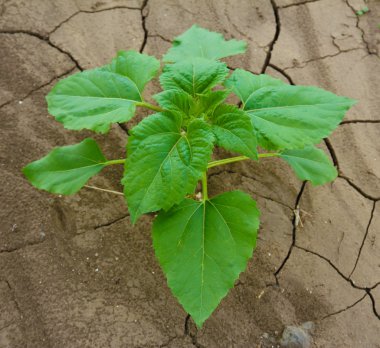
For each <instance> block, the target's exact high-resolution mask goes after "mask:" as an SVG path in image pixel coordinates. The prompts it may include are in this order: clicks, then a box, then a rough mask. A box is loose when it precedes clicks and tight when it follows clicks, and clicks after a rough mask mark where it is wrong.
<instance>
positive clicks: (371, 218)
mask: <svg viewBox="0 0 380 348" xmlns="http://www.w3.org/2000/svg"><path fill="white" fill-rule="evenodd" d="M375 208H376V201H374V202H373V207H372V210H371V216H370V218H369V221H368V224H367V228H366V230H365V234H364V237H363V240H362V244H361V245H360V248H359V252H358V256H357V257H356V261H355V265H354V267H353V268H352V271H351V273H350V274H349V276H348V278H351V276H352V274H353V273H354V272H355V269H356V266H357V265H358V262H359V259H360V255H361V253H362V249H363V247H364V244H365V241H366V240H367V236H368V232H369V229H370V227H371V223H372V220H373V217H374V215H375Z"/></svg>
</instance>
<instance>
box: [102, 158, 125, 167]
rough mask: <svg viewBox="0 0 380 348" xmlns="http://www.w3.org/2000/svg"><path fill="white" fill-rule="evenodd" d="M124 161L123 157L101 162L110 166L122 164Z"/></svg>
mask: <svg viewBox="0 0 380 348" xmlns="http://www.w3.org/2000/svg"><path fill="white" fill-rule="evenodd" d="M124 162H125V158H123V159H118V160H111V161H107V162H104V163H102V164H104V165H106V166H111V165H112V164H124Z"/></svg>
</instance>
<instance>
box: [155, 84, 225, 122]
mask: <svg viewBox="0 0 380 348" xmlns="http://www.w3.org/2000/svg"><path fill="white" fill-rule="evenodd" d="M229 93H230V92H229V91H228V90H219V91H209V92H206V93H205V94H199V95H196V96H195V97H192V96H190V95H189V94H187V93H186V92H184V91H182V90H177V89H169V90H166V91H163V92H160V93H158V94H156V95H154V96H153V98H154V99H155V100H156V101H157V102H158V103H159V104H160V106H161V107H162V108H164V109H165V110H168V111H170V112H171V113H176V114H177V115H178V116H180V117H181V118H182V121H183V122H182V124H184V125H187V124H188V122H189V120H191V119H193V118H197V117H201V116H202V115H206V116H207V115H208V114H211V113H213V112H214V109H215V108H216V107H217V106H218V105H219V104H221V103H222V102H223V101H224V100H225V99H226V98H227V95H228V94H229Z"/></svg>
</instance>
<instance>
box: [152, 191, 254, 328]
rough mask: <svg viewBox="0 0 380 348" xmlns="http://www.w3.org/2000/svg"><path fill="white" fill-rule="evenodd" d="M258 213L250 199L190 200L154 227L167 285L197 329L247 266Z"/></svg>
mask: <svg viewBox="0 0 380 348" xmlns="http://www.w3.org/2000/svg"><path fill="white" fill-rule="evenodd" d="M259 215H260V213H259V210H258V209H257V208H256V202H255V201H254V200H252V199H251V197H250V196H248V195H247V194H245V193H243V192H241V191H233V192H226V193H223V194H221V195H219V196H216V197H214V198H212V199H210V200H208V201H206V202H198V201H194V200H191V199H185V200H184V201H182V202H181V203H180V204H179V205H178V206H175V207H173V208H172V209H171V210H170V211H168V212H160V213H159V215H158V216H157V218H156V219H155V221H154V224H153V245H154V249H155V252H156V256H157V258H158V260H159V262H160V265H161V267H162V269H163V270H164V273H165V274H166V277H167V280H168V285H169V287H170V288H171V290H172V292H173V294H174V295H175V296H176V297H177V298H178V300H179V302H180V303H181V304H182V306H183V307H184V309H185V310H186V311H187V312H188V313H189V314H190V315H191V317H192V318H193V319H194V321H195V323H196V324H197V325H198V326H202V324H203V322H204V321H205V320H206V319H207V318H208V317H209V316H210V315H211V313H212V312H213V311H214V310H215V308H216V307H217V306H218V304H219V302H220V301H221V299H222V298H223V297H224V296H225V295H226V294H227V292H228V290H229V289H231V288H232V287H233V286H234V282H235V280H236V279H237V278H238V276H239V274H240V273H241V272H243V271H244V270H245V268H246V266H247V261H248V259H249V258H250V257H251V256H252V253H253V250H254V248H255V245H256V236H257V229H258V227H259Z"/></svg>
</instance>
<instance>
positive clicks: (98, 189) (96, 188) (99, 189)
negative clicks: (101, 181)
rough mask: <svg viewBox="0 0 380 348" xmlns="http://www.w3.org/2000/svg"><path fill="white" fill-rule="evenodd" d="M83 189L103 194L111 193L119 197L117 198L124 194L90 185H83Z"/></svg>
mask: <svg viewBox="0 0 380 348" xmlns="http://www.w3.org/2000/svg"><path fill="white" fill-rule="evenodd" d="M83 187H85V188H89V189H92V190H97V191H103V192H107V193H113V194H115V195H119V196H124V193H122V192H119V191H113V190H106V189H104V188H100V187H96V186H90V185H84V186H83Z"/></svg>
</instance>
